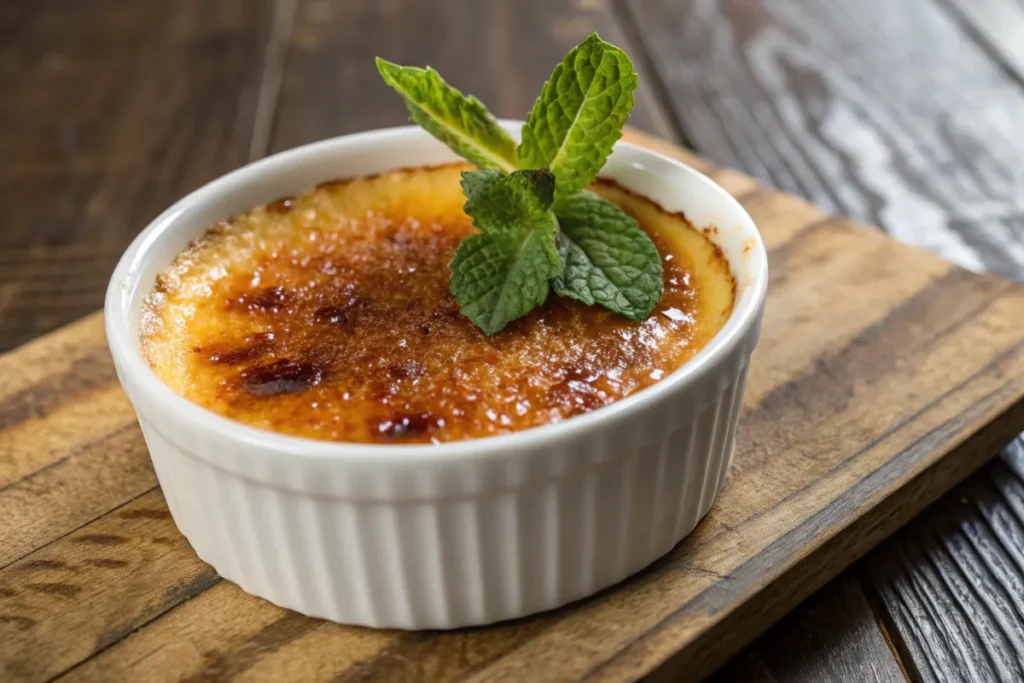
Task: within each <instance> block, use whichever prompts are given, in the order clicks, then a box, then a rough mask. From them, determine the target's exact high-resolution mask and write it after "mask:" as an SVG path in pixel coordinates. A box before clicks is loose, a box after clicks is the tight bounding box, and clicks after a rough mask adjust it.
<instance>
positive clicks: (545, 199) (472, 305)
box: [377, 33, 662, 335]
mask: <svg viewBox="0 0 1024 683" xmlns="http://www.w3.org/2000/svg"><path fill="white" fill-rule="evenodd" d="M377 68H378V70H379V71H380V73H381V76H382V77H383V78H384V80H385V82H386V83H387V84H388V85H390V86H391V87H392V88H394V89H395V90H396V91H398V93H399V94H400V95H401V96H402V98H403V99H404V100H405V103H406V105H407V107H408V108H409V112H410V115H411V117H412V120H413V121H414V122H416V123H418V124H419V125H421V126H422V127H423V128H424V129H426V130H427V131H428V132H429V133H431V134H432V135H433V136H434V137H436V138H438V139H439V140H441V141H442V142H444V143H445V144H447V145H448V146H449V147H451V148H452V150H454V151H455V152H456V153H457V154H459V155H460V156H462V157H464V158H465V159H467V160H469V161H471V162H472V163H474V164H476V165H477V166H478V167H480V169H481V170H479V171H471V172H466V173H463V176H462V191H463V194H464V195H465V196H466V203H465V205H464V207H463V209H464V211H465V212H466V213H467V214H468V215H469V216H470V217H471V218H472V219H473V225H475V226H476V228H477V229H478V230H479V231H480V233H479V234H476V235H473V236H471V237H468V238H466V239H464V240H463V241H462V243H460V244H459V246H458V248H457V249H456V250H455V257H454V258H453V259H452V262H451V264H450V265H449V268H450V270H451V272H452V277H451V290H452V294H454V295H455V298H456V300H457V301H458V302H459V305H460V307H461V312H462V313H463V315H466V316H467V317H469V318H470V319H471V320H472V321H473V322H474V323H476V325H477V326H478V327H479V328H480V329H481V330H482V331H483V332H484V334H487V335H491V334H495V333H496V332H498V331H500V330H501V329H503V328H504V327H505V326H506V325H507V324H508V323H509V322H511V321H513V320H516V319H518V318H521V317H523V316H525V315H526V314H527V313H529V312H530V311H531V310H532V309H533V308H534V307H536V306H539V305H540V304H542V303H544V301H545V300H546V299H547V297H548V295H549V293H550V290H551V289H554V291H555V292H556V293H557V294H558V295H559V296H566V297H570V298H573V299H576V300H578V301H581V302H583V303H585V304H588V305H592V304H600V305H602V306H604V307H605V308H608V309H609V310H612V311H614V312H616V313H620V314H622V315H623V316H625V317H627V318H630V319H631V320H641V319H643V318H645V317H647V316H648V315H650V313H651V311H653V310H654V307H655V306H656V305H657V303H658V300H659V299H660V298H661V295H662V269H661V260H660V258H659V256H658V251H657V249H656V248H655V246H654V243H653V242H651V240H650V238H649V237H648V236H647V234H646V233H645V232H644V231H643V230H641V229H640V227H639V225H637V223H636V221H635V220H634V219H633V218H631V217H630V216H629V215H628V214H626V213H625V212H624V211H622V210H621V209H620V208H619V207H617V206H615V205H614V204H612V203H611V202H609V201H607V200H605V199H602V198H601V197H598V196H597V195H595V194H592V193H590V192H586V191H585V190H584V188H585V187H586V186H587V185H589V184H590V183H591V182H592V181H593V180H594V179H595V178H596V177H597V174H598V172H599V171H600V170H601V167H602V166H604V163H605V161H606V160H607V158H608V155H609V154H610V153H611V150H612V146H613V145H614V144H615V142H616V141H617V140H618V139H619V138H620V137H621V135H622V126H623V125H624V124H625V122H626V119H627V117H628V116H629V112H630V110H631V109H632V107H633V103H634V99H633V90H634V89H635V88H636V84H637V79H636V74H635V73H633V65H632V63H631V62H630V60H629V57H627V56H626V54H625V53H624V52H623V51H622V50H620V49H619V48H617V47H615V46H614V45H611V44H610V43H606V42H605V41H603V40H601V39H600V37H598V35H597V34H596V33H595V34H593V35H591V36H590V37H588V38H587V39H586V40H584V41H583V42H582V43H580V44H579V45H577V46H576V47H575V48H573V49H572V50H571V51H570V52H569V54H568V55H567V56H566V58H565V59H564V60H563V61H562V63H561V64H559V65H558V66H556V67H555V70H554V72H553V73H552V74H551V78H550V79H548V81H547V83H545V84H544V88H543V89H542V90H541V94H540V97H538V98H537V101H536V102H535V103H534V105H533V109H532V110H531V111H530V114H529V117H528V119H527V122H526V123H525V124H524V125H523V129H522V143H521V144H520V145H519V147H518V148H516V145H515V142H514V141H513V140H512V138H511V137H510V136H509V135H508V134H507V133H506V132H505V131H504V130H503V129H502V128H501V126H499V125H498V122H497V121H496V120H495V118H494V117H493V116H491V114H490V113H489V112H488V111H487V109H486V108H484V106H483V104H481V103H480V101H479V100H477V99H476V98H474V97H469V96H466V95H463V94H462V93H461V92H459V91H458V90H456V89H455V88H453V87H451V86H450V85H448V84H447V83H446V82H445V81H444V79H442V78H441V76H440V75H439V74H438V73H437V72H436V71H434V70H433V69H430V68H429V67H428V68H426V69H419V68H414V67H405V66H399V65H397V64H392V63H391V62H387V61H385V60H383V59H380V58H378V59H377ZM519 169H523V170H519Z"/></svg>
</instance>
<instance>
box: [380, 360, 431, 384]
mask: <svg viewBox="0 0 1024 683" xmlns="http://www.w3.org/2000/svg"><path fill="white" fill-rule="evenodd" d="M426 374H427V369H426V368H425V367H423V366H422V365H420V364H419V363H417V362H416V361H405V362H402V363H395V364H393V365H390V366H389V367H388V377H390V378H391V379H395V380H400V379H417V378H419V377H423V376H425V375H426Z"/></svg>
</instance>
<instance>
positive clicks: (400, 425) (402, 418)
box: [377, 413, 441, 439]
mask: <svg viewBox="0 0 1024 683" xmlns="http://www.w3.org/2000/svg"><path fill="white" fill-rule="evenodd" d="M440 426H441V425H440V424H439V423H438V420H437V418H436V417H434V416H433V415H432V414H430V413H418V414H408V415H403V414H395V415H393V416H392V417H391V418H389V419H387V420H384V421H383V422H380V423H378V424H377V432H378V433H379V434H382V435H384V436H387V437H389V438H392V439H401V438H402V437H406V436H420V435H422V434H426V433H427V432H429V431H430V430H432V429H435V428H437V427H440Z"/></svg>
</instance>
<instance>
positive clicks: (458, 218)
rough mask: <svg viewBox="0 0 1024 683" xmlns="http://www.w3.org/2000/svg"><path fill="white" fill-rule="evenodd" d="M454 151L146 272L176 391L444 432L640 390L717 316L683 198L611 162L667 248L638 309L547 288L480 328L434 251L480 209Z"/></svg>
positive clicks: (153, 332)
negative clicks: (651, 191) (153, 278)
mask: <svg viewBox="0 0 1024 683" xmlns="http://www.w3.org/2000/svg"><path fill="white" fill-rule="evenodd" d="M471 168H472V167H470V166H468V165H465V164H451V165H445V166H439V167H424V168H414V169H402V170H396V171H392V172H388V173H384V174H381V175H377V176H372V177H366V178H358V179H352V180H344V181H332V182H328V183H323V184H321V185H319V186H318V187H316V188H314V189H312V190H310V191H308V192H306V193H304V194H302V195H300V196H298V197H289V198H285V199H281V200H278V201H275V202H272V203H270V204H267V205H265V206H260V207H257V208H255V209H253V210H252V211H250V212H248V213H245V214H242V215H238V216H235V217H233V218H231V219H229V220H226V221H223V222H221V223H219V224H217V225H216V226H213V227H212V228H211V229H210V230H208V231H207V233H206V234H205V235H203V236H202V237H201V238H200V239H198V240H196V241H195V242H194V243H193V244H192V245H190V246H189V247H188V249H186V250H185V251H184V252H183V253H182V254H180V255H179V256H178V258H177V259H176V260H175V261H174V262H173V263H172V264H171V265H170V266H169V267H168V268H167V269H166V270H165V271H164V272H163V273H162V274H161V275H160V276H159V277H158V278H157V282H156V285H155V286H154V289H153V291H152V292H151V293H150V294H149V296H148V297H147V298H146V300H145V302H144V304H143V312H142V318H141V322H142V325H141V342H142V349H143V353H144V355H145V358H146V360H147V361H148V362H149V364H150V366H151V367H152V368H153V370H154V371H155V372H156V373H157V375H158V376H159V377H160V378H161V379H162V381H163V382H165V383H166V384H167V385H169V386H170V387H171V388H172V389H173V390H174V391H176V392H177V393H179V394H180V395H181V396H183V397H185V398H186V399H188V400H190V401H193V402H194V403H197V404H199V405H201V406H204V407H206V408H208V409H210V410H212V411H214V412H216V413H220V414H221V415H224V416H227V417H229V418H232V419H234V420H237V421H239V422H242V423H245V424H248V425H251V426H253V427H258V428H262V429H266V430H271V431H274V432H278V433H282V434H288V435H293V436H301V437H307V438H313V439H321V440H333V441H345V442H363V443H417V442H435V443H436V442H443V441H454V440H459V439H471V438H478V437H486V436H491V435H496V434H502V433H508V432H514V431H518V430H522V429H527V428H530V427H536V426H540V425H544V424H548V423H552V422H558V421H561V420H565V419H567V418H570V417H572V416H574V415H579V414H582V413H586V412H589V411H592V410H595V409H598V408H600V407H602V406H605V405H608V404H610V403H613V402H614V401H617V400H619V399H622V398H624V397H626V396H629V395H631V394H634V393H636V392H638V391H641V390H643V389H644V388H645V387H648V386H650V385H652V384H654V383H655V382H657V381H659V380H660V379H662V378H663V377H665V376H667V375H668V374H669V373H671V372H673V371H674V370H676V369H677V368H679V367H680V366H681V365H682V364H683V363H685V362H686V361H687V360H689V359H690V358H691V357H692V356H693V355H694V354H696V353H697V352H698V351H699V350H700V349H701V348H702V347H703V346H704V345H705V344H707V343H708V342H709V341H710V340H711V338H712V337H713V336H714V335H715V334H716V333H717V332H718V331H719V329H721V327H722V325H723V324H724V323H725V320H726V319H727V318H728V316H729V314H730V312H731V311H732V307H733V301H734V298H735V295H736V285H735V280H734V278H733V276H732V274H731V271H730V268H729V264H728V262H727V261H726V259H725V257H724V255H723V254H722V253H721V251H720V250H719V249H718V248H717V247H716V246H715V245H714V243H713V242H712V241H711V240H710V239H709V238H708V236H707V235H705V234H704V233H703V232H701V231H699V230H697V229H695V228H694V227H693V226H692V225H690V224H689V223H688V222H687V221H686V219H685V218H684V217H683V216H682V215H679V214H672V213H668V212H666V211H663V210H662V209H661V208H660V207H658V206H657V205H656V204H654V203H653V202H650V201H649V200H647V199H644V198H642V197H639V196H637V195H634V194H632V193H630V192H628V191H626V190H624V189H623V188H621V187H620V186H618V185H616V184H615V183H613V182H611V181H605V180H599V181H597V182H596V183H595V184H594V185H593V186H592V187H591V189H592V190H593V191H595V192H597V193H598V194H600V195H602V196H604V197H605V198H606V199H609V200H611V201H612V202H615V203H616V204H617V205H619V206H620V207H621V208H622V209H623V210H624V211H626V212H627V213H628V214H630V215H632V216H633V217H634V218H635V219H636V220H637V222H638V223H639V225H640V226H641V228H642V229H643V230H645V231H646V232H647V234H648V235H650V237H651V238H652V240H653V241H654V244H655V246H656V247H657V249H658V252H659V254H660V255H661V259H662V266H663V277H664V295H663V296H662V299H661V301H660V302H659V304H658V305H657V307H656V308H655V309H654V312H653V313H652V314H651V315H650V316H649V317H648V318H647V319H645V320H642V321H631V320H628V319H627V318H625V317H622V316H620V315H617V314H615V313H613V312H611V311H608V310H606V309H603V308H600V307H598V306H586V305H584V304H581V303H579V302H577V301H573V300H570V299H567V298H564V297H557V296H555V295H554V294H553V293H552V294H551V295H550V296H549V297H548V300H547V302H546V303H545V304H544V305H542V306H540V307H538V308H536V309H534V310H533V311H532V312H531V313H529V314H528V315H527V316H526V317H525V318H522V319H520V320H516V321H513V322H512V323H510V324H509V325H508V326H507V327H506V328H505V329H504V330H502V331H501V332H498V333H497V334H495V335H493V336H491V337H487V336H485V335H484V334H483V333H482V332H481V331H480V330H479V329H478V328H477V327H476V326H475V325H474V324H473V322H472V321H471V320H469V319H468V318H466V317H465V316H462V315H461V314H460V313H459V305H458V304H457V302H456V301H455V298H454V296H453V295H452V293H451V291H450V289H449V278H450V273H449V270H448V264H449V262H450V261H451V259H452V255H453V253H454V250H455V248H456V246H458V244H459V241H460V240H462V239H463V238H465V237H467V236H469V235H471V234H473V233H474V232H475V230H476V229H475V228H474V227H473V225H472V221H471V220H470V218H469V217H468V216H467V215H466V214H465V213H464V212H463V210H462V205H463V202H464V201H465V200H464V197H463V195H462V192H461V188H460V185H459V180H460V174H461V172H462V171H464V170H469V169H471Z"/></svg>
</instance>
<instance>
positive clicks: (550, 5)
mask: <svg viewBox="0 0 1024 683" xmlns="http://www.w3.org/2000/svg"><path fill="white" fill-rule="evenodd" d="M594 31H599V32H600V33H601V35H602V36H603V37H604V38H606V39H607V40H610V41H612V42H614V43H616V44H618V45H622V46H623V47H624V49H627V50H629V51H630V52H633V50H632V48H631V47H630V45H629V43H628V40H627V39H626V36H625V35H624V34H623V33H622V32H621V31H620V30H619V28H618V26H617V24H616V22H615V20H614V17H613V16H612V15H611V13H610V11H609V10H608V7H607V2H605V1H603V0H597V1H596V2H595V1H589V2H577V1H575V0H499V1H496V2H478V1H477V0H448V1H447V2H443V3H424V2H378V1H377V0H350V1H348V2H343V3H342V2H332V1H331V0H306V1H304V2H302V3H301V4H300V6H299V10H298V16H297V17H296V19H295V29H294V34H293V40H292V45H291V51H290V52H289V55H288V66H287V69H286V71H285V74H284V78H283V84H282V89H281V102H280V106H279V107H278V110H277V115H276V117H275V125H274V133H273V135H272V137H271V144H270V148H271V150H274V151H276V150H281V149H287V148H289V147H294V146H296V145H300V144H303V143H306V142H310V141H313V140H319V139H321V138H325V137H331V136H334V135H340V134H343V133H352V132H356V131H361V130H368V129H372V128H381V127H384V126H397V125H402V124H405V123H407V122H408V120H409V115H408V112H407V111H406V109H405V106H404V105H403V104H402V102H401V100H400V99H399V98H398V97H396V96H395V94H394V92H392V91H391V90H389V89H388V87H387V86H386V85H384V83H383V82H382V81H381V79H380V75H379V74H378V73H377V69H376V67H375V66H374V63H373V59H372V57H373V56H374V55H380V56H382V57H386V58H387V59H390V60H391V61H395V62H399V63H403V64H413V65H423V64H429V65H430V66H433V67H434V68H436V69H437V70H438V71H440V72H441V74H442V75H444V77H445V78H446V79H447V80H448V81H449V82H450V83H452V84H453V85H454V86H455V87H457V88H459V89H460V90H462V91H463V92H467V93H472V94H473V95H476V96H477V97H478V98H480V99H481V100H482V101H483V102H484V103H485V104H486V105H487V107H488V108H489V109H490V110H491V111H493V112H494V113H495V114H496V115H498V116H501V117H506V118H515V119H522V118H525V117H526V114H527V112H529V110H530V107H531V106H533V102H534V99H536V97H537V95H538V94H539V93H540V88H541V86H542V85H543V83H544V81H545V80H546V79H547V77H548V76H549V75H550V74H551V70H552V69H553V68H554V67H555V65H556V64H558V62H560V61H561V59H562V58H563V57H564V56H565V53H566V52H568V51H569V49H570V48H571V47H572V46H573V45H575V44H577V43H578V42H579V41H581V40H583V39H584V38H585V37H587V35H589V34H590V33H592V32H594ZM442 36H443V38H442ZM638 68H639V69H640V70H641V71H642V66H641V65H638ZM630 121H631V123H632V125H634V126H635V127H638V128H640V129H643V130H647V131H649V132H652V133H654V134H656V135H659V136H661V137H663V138H668V139H673V138H674V137H675V134H674V132H673V131H672V129H671V127H670V125H669V123H668V121H667V120H666V118H665V116H664V113H663V112H662V111H661V109H660V108H659V106H658V105H657V104H656V103H655V101H654V100H653V98H652V92H651V91H649V90H642V91H640V92H639V93H638V94H637V106H636V108H635V110H634V112H633V115H632V117H631V119H630Z"/></svg>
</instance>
